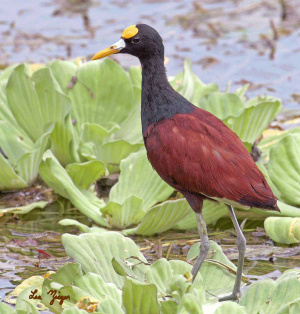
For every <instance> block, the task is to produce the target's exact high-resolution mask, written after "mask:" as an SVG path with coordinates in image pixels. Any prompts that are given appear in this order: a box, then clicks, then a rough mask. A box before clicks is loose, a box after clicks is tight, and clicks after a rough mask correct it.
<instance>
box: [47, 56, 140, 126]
mask: <svg viewBox="0 0 300 314" xmlns="http://www.w3.org/2000/svg"><path fill="white" fill-rule="evenodd" d="M50 67H51V70H52V73H53V75H54V77H55V78H56V80H57V81H58V83H59V85H60V86H61V88H62V90H63V91H64V93H66V94H67V95H68V96H69V97H70V98H71V100H72V104H73V106H72V118H73V119H75V120H76V122H77V124H76V128H77V130H78V132H81V130H80V126H81V125H82V124H83V123H85V122H89V123H96V124H99V125H101V126H104V127H105V126H106V125H107V123H109V122H116V123H118V124H120V123H121V122H122V121H123V120H124V119H125V118H126V116H127V113H128V111H130V109H131V108H132V107H133V105H134V104H133V86H132V83H131V80H130V78H129V76H128V75H127V73H126V72H125V71H124V69H123V68H122V67H121V66H120V65H119V64H118V63H116V62H115V61H112V60H111V59H109V58H106V59H103V60H100V61H94V62H87V63H85V64H83V65H82V66H80V67H79V68H77V67H76V66H74V65H72V64H70V62H62V61H55V62H53V63H52V64H50ZM73 76H75V77H76V82H75V83H74V84H73V86H70V83H71V80H72V77H73ZM68 86H69V88H68Z"/></svg>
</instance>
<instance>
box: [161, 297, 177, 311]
mask: <svg viewBox="0 0 300 314" xmlns="http://www.w3.org/2000/svg"><path fill="white" fill-rule="evenodd" d="M177 307H178V305H177V303H176V302H175V301H173V300H167V301H160V310H161V314H176V313H177Z"/></svg>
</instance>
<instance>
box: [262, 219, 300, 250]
mask: <svg viewBox="0 0 300 314" xmlns="http://www.w3.org/2000/svg"><path fill="white" fill-rule="evenodd" d="M264 227H265V230H266V233H267V235H268V236H269V237H270V238H271V239H272V240H273V241H275V242H278V243H283V244H293V243H299V242H300V218H291V217H268V218H267V219H266V220H265V222H264Z"/></svg>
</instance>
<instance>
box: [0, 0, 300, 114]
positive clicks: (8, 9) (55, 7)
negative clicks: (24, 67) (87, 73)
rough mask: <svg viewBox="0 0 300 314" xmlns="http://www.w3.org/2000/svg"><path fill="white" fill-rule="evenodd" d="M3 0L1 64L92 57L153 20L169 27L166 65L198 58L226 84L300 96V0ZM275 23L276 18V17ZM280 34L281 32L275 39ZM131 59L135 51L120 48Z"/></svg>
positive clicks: (208, 76) (291, 102)
mask: <svg viewBox="0 0 300 314" xmlns="http://www.w3.org/2000/svg"><path fill="white" fill-rule="evenodd" d="M283 2H284V3H285V4H286V6H285V7H284V8H283V7H282V6H281V5H280V1H279V0H276V1H274V0H265V1H254V0H202V1H192V0H175V1H171V0H169V1H168V0H143V1H137V0H133V1H125V0H114V1H105V0H104V1H96V0H52V1H51V0H27V1H23V0H9V1H8V0H1V9H0V10H1V15H0V64H3V65H5V64H10V63H14V62H24V61H30V62H35V63H36V62H43V63H45V62H48V61H49V60H53V59H58V58H59V59H69V58H74V57H78V56H84V57H90V56H91V55H93V54H94V53H95V52H97V51H98V50H99V49H102V48H105V47H107V46H109V45H111V44H112V43H114V42H115V41H117V40H118V38H119V37H120V35H121V32H122V31H123V30H124V28H126V27H127V26H129V25H131V24H137V23H146V24H150V25H152V26H153V27H155V28H156V29H157V30H158V31H159V32H160V34H161V35H162V37H163V39H164V42H165V46H166V57H167V62H168V63H167V70H168V74H169V75H175V74H177V73H178V72H180V71H181V70H182V64H183V60H184V59H185V58H191V60H192V61H193V65H194V68H193V70H194V72H195V73H196V74H197V75H199V76H200V77H201V79H202V80H203V81H204V82H205V83H210V82H217V83H218V84H219V85H220V87H221V89H222V90H224V89H225V88H226V86H227V83H228V81H231V90H235V89H236V88H238V87H240V86H241V85H243V84H245V83H247V82H249V83H251V91H250V93H249V96H251V97H252V96H255V95H258V94H264V93H268V94H271V95H274V96H276V97H279V98H281V99H282V100H283V102H284V105H285V107H287V108H294V109H296V108H299V103H300V87H299V81H300V65H299V63H300V1H298V0H285V1H283ZM271 24H272V25H273V26H272V25H271ZM276 38H278V39H276ZM114 58H115V59H116V60H118V61H119V62H121V64H122V65H124V66H125V67H127V66H129V65H137V64H138V61H137V59H135V58H133V57H131V56H124V55H119V56H114Z"/></svg>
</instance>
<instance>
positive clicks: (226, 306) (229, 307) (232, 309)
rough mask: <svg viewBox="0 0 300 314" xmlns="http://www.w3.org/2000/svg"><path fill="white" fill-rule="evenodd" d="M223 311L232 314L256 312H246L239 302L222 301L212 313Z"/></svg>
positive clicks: (222, 313)
mask: <svg viewBox="0 0 300 314" xmlns="http://www.w3.org/2000/svg"><path fill="white" fill-rule="evenodd" d="M224 313H234V314H247V313H257V312H247V311H246V309H245V307H244V306H240V305H239V304H237V303H235V302H232V301H226V302H223V303H222V305H221V306H220V307H218V308H217V310H216V311H215V312H214V314H224Z"/></svg>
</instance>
